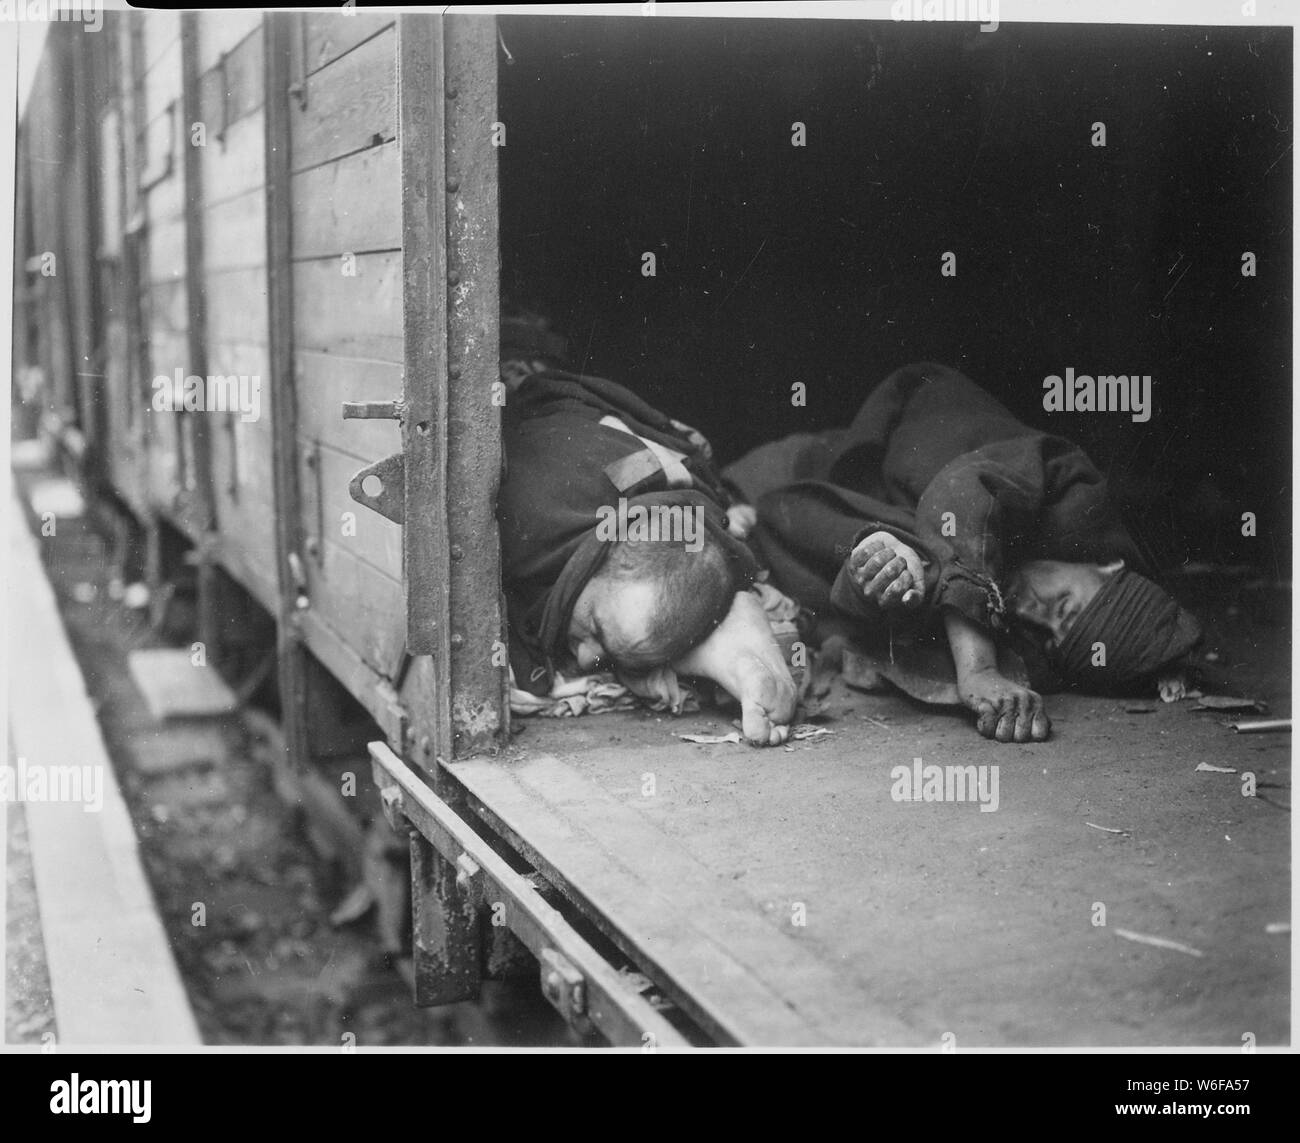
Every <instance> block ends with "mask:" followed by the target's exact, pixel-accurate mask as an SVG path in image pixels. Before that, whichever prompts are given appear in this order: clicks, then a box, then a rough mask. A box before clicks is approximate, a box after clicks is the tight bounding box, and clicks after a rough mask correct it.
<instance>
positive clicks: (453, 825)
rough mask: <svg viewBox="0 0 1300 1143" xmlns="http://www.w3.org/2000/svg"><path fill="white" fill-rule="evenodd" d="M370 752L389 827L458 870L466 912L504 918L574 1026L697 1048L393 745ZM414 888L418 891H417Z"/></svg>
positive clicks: (617, 1038) (641, 1043) (645, 1043)
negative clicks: (404, 830)
mask: <svg viewBox="0 0 1300 1143" xmlns="http://www.w3.org/2000/svg"><path fill="white" fill-rule="evenodd" d="M369 749H370V758H371V762H372V768H373V771H374V778H375V784H376V785H377V786H378V787H379V790H380V795H381V798H382V800H383V806H384V813H385V815H386V816H387V817H388V820H389V823H390V824H391V825H393V826H394V827H395V828H398V827H401V826H402V825H403V823H404V822H405V824H407V825H409V827H410V828H412V829H414V830H416V831H417V832H418V833H419V834H420V835H421V836H422V837H424V838H425V839H426V840H427V841H428V842H429V844H430V845H431V846H432V847H433V848H434V849H435V850H436V851H437V852H438V853H439V854H441V855H442V857H443V858H444V859H445V860H447V861H449V862H451V863H453V864H454V865H455V867H456V879H455V883H456V891H457V892H459V893H460V894H461V898H462V902H461V903H462V906H463V907H464V908H465V909H466V910H467V911H469V910H472V911H474V912H478V911H479V910H481V909H483V908H488V909H491V910H492V911H493V913H494V914H495V915H496V916H502V913H503V914H504V916H503V919H504V923H505V924H506V925H507V926H508V927H509V928H510V930H511V931H512V932H513V933H514V934H515V936H516V937H518V938H519V940H520V941H521V942H522V943H523V944H524V945H526V946H527V947H528V949H529V951H531V952H532V953H533V955H534V956H536V957H537V960H538V962H539V963H540V965H541V983H542V992H543V994H544V995H545V996H546V998H547V999H548V1000H549V1001H550V1002H551V1004H553V1005H554V1006H555V1007H556V1008H557V1009H558V1010H559V1012H560V1014H561V1015H562V1016H564V1018H565V1019H566V1020H567V1021H569V1023H570V1024H571V1025H573V1026H574V1027H576V1028H578V1029H580V1030H584V1029H588V1028H589V1027H590V1026H593V1025H594V1026H595V1027H596V1028H597V1029H598V1030H599V1031H600V1032H601V1033H602V1034H603V1035H604V1036H605V1037H606V1038H607V1039H608V1040H609V1041H610V1042H611V1043H612V1044H615V1045H621V1046H635V1047H642V1048H662V1047H688V1046H690V1045H689V1041H688V1040H687V1039H686V1038H685V1037H684V1036H683V1035H682V1034H681V1033H680V1032H678V1031H677V1029H676V1028H674V1027H673V1026H672V1025H671V1024H670V1023H669V1022H668V1021H667V1020H665V1019H664V1017H663V1016H661V1015H660V1014H659V1013H658V1012H657V1011H656V1010H655V1009H654V1008H653V1007H652V1006H651V1005H650V1004H649V1003H648V1002H647V1001H646V1000H645V999H644V998H643V997H642V996H640V995H639V994H638V993H637V992H636V991H635V989H634V988H633V986H632V985H631V984H630V983H629V982H628V981H627V980H626V979H625V978H624V977H623V976H621V975H620V974H619V972H618V971H617V970H616V969H615V968H614V967H613V966H612V965H611V964H610V963H609V962H608V961H607V960H606V959H605V958H604V957H603V956H601V955H600V953H598V952H597V951H596V950H595V949H594V948H592V946H591V945H590V944H588V943H587V941H586V940H584V939H583V938H582V937H581V936H580V935H579V934H578V932H577V931H576V930H575V929H574V928H573V927H572V926H571V925H570V924H569V922H568V921H566V920H565V919H564V917H563V916H562V915H561V914H560V912H559V910H557V909H556V908H554V906H552V905H549V904H547V903H546V902H545V901H544V900H543V899H542V897H541V894H539V893H538V891H537V889H536V888H535V887H534V886H533V885H532V883H531V882H529V880H528V879H527V878H526V877H525V876H524V875H523V874H521V873H516V872H515V871H514V870H513V869H511V868H510V866H509V865H508V864H507V863H506V861H505V860H504V859H503V858H502V857H501V856H500V855H499V854H498V853H496V851H495V850H493V849H492V848H491V847H490V846H489V845H488V844H487V842H486V841H485V840H484V839H483V838H482V837H480V836H479V834H478V833H476V832H475V830H474V829H473V827H471V826H470V825H469V824H468V823H467V822H466V821H465V820H464V818H462V817H461V816H460V815H459V814H457V813H456V812H455V811H454V810H453V809H452V808H451V807H450V806H449V805H447V803H446V802H444V801H443V800H442V799H441V798H439V797H438V796H437V795H436V794H435V793H434V792H433V791H432V790H431V789H430V788H429V787H428V786H426V785H425V784H424V781H423V780H422V779H421V777H420V775H419V774H417V773H416V771H415V770H413V769H412V768H411V767H409V766H408V765H407V764H406V763H405V762H403V761H402V759H401V758H399V757H398V756H397V755H396V754H395V753H393V751H392V750H391V749H390V748H389V746H388V744H387V743H384V742H371V743H370V744H369ZM412 888H413V891H416V892H418V889H419V887H418V886H415V885H413V886H412ZM416 907H418V905H416Z"/></svg>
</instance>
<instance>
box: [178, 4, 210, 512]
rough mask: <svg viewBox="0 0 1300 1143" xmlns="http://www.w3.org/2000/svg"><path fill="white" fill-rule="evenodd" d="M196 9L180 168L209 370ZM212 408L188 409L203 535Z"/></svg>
mask: <svg viewBox="0 0 1300 1143" xmlns="http://www.w3.org/2000/svg"><path fill="white" fill-rule="evenodd" d="M198 33H199V26H198V13H196V12H182V13H181V129H180V132H179V136H180V138H179V143H178V145H179V146H180V148H181V174H182V177H183V178H184V180H185V302H186V307H187V310H188V312H187V315H186V317H187V322H186V326H187V330H186V355H187V356H188V358H189V366H190V371H191V372H192V373H194V374H196V375H198V376H200V377H206V376H207V373H208V309H207V289H206V283H205V281H204V276H203V229H204V217H203V186H202V179H203V174H202V163H201V162H200V158H199V150H198V148H197V147H195V146H193V145H192V144H191V142H190V127H191V124H194V123H197V122H198V121H199V120H200V119H201V118H202V112H201V110H200V107H199V37H198ZM209 417H210V414H207V413H197V414H187V418H188V424H189V426H190V430H191V431H190V443H191V444H192V445H193V453H194V497H193V501H192V503H191V504H187V505H186V509H187V512H186V515H187V518H188V519H189V521H190V523H191V525H192V526H193V527H194V528H195V529H196V532H197V533H198V534H199V535H200V536H201V535H202V533H203V532H206V531H207V530H208V529H210V528H211V527H212V526H213V522H214V512H213V491H212V445H211V434H210V432H209V429H208V423H209Z"/></svg>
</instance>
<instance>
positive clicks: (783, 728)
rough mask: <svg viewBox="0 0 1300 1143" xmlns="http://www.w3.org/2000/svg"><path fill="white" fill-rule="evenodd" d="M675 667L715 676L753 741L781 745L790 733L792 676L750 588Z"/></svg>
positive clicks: (739, 594)
mask: <svg viewBox="0 0 1300 1143" xmlns="http://www.w3.org/2000/svg"><path fill="white" fill-rule="evenodd" d="M672 667H673V670H675V671H676V672H677V673H678V674H682V675H699V676H702V677H704V678H708V679H712V680H713V681H714V682H716V683H719V684H721V685H722V687H723V688H724V689H725V690H726V691H727V693H728V694H730V695H731V696H732V697H733V698H735V699H737V700H738V701H739V702H740V719H741V729H742V732H743V734H744V736H745V738H746V740H748V741H749V742H750V743H751V744H752V745H754V746H779V745H780V744H781V743H783V742H785V741H786V739H787V738H789V736H790V723H791V722H792V721H793V719H794V712H795V703H796V694H795V685H794V679H793V678H791V676H790V670H789V668H788V667H787V666H786V665H785V659H784V658H783V657H782V655H781V649H780V647H778V646H777V643H776V640H775V639H774V638H773V637H772V629H771V627H770V626H769V625H768V622H767V614H766V613H765V612H764V611H763V605H762V604H761V603H759V602H758V599H757V597H756V596H755V595H754V594H753V593H752V592H748V591H741V592H737V593H736V598H735V599H734V600H733V601H732V605H731V610H730V611H728V612H727V617H726V618H725V619H724V620H723V621H722V622H721V623H720V624H718V626H717V627H716V628H715V629H714V631H713V633H712V634H711V635H710V636H709V637H708V638H707V639H705V640H704V642H703V643H701V644H700V645H699V646H697V647H695V648H693V649H692V650H690V651H688V652H687V653H686V654H685V655H683V656H682V657H681V658H679V659H678V660H676V661H675V662H674V663H673V664H672Z"/></svg>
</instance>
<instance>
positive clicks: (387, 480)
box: [343, 401, 406, 524]
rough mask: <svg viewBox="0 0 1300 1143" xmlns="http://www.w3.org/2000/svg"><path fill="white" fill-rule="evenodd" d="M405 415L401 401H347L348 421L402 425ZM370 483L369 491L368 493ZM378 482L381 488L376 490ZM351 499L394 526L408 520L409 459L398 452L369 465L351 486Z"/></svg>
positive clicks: (349, 485)
mask: <svg viewBox="0 0 1300 1143" xmlns="http://www.w3.org/2000/svg"><path fill="white" fill-rule="evenodd" d="M405 415H406V406H405V404H403V402H401V401H344V402H343V419H344V420H345V421H376V420H388V421H400V420H401V419H402V418H403V417H404V416H405ZM372 478H373V479H372ZM367 481H369V482H370V488H369V489H367V487H366V484H367ZM375 481H378V483H379V487H378V488H375V487H374V482H375ZM348 495H349V496H351V497H352V499H353V500H355V501H356V502H357V503H358V504H361V505H364V506H365V507H366V508H369V509H370V510H371V511H372V512H378V513H379V515H381V516H383V517H384V519H386V520H391V521H392V522H393V523H394V524H402V523H404V522H405V520H406V456H405V454H404V453H400V452H396V453H394V454H393V455H392V456H387V457H385V458H384V459H383V460H380V461H376V462H375V463H374V464H370V465H367V466H366V467H365V468H363V469H362V470H361V471H360V472H358V473H357V474H356V475H355V476H353V477H352V479H351V480H350V481H349V482H348Z"/></svg>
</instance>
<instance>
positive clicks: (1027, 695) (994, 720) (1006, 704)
mask: <svg viewBox="0 0 1300 1143" xmlns="http://www.w3.org/2000/svg"><path fill="white" fill-rule="evenodd" d="M957 691H958V693H959V694H960V695H961V700H962V702H963V703H965V704H966V706H968V707H969V708H970V709H971V710H973V711H974V712H975V714H976V720H975V729H976V730H978V731H979V732H980V734H982V735H983V736H984V737H985V738H995V739H997V741H999V742H1042V741H1044V740H1045V739H1046V738H1047V736H1048V735H1049V734H1051V732H1052V723H1051V721H1050V720H1049V719H1048V717H1047V711H1046V710H1045V709H1044V707H1043V700H1042V697H1041V696H1040V695H1038V694H1037V693H1035V692H1034V691H1031V690H1030V689H1029V688H1028V687H1022V686H1021V685H1020V684H1019V683H1013V682H1012V681H1011V680H1010V679H1008V678H1005V677H1004V676H1002V675H1000V674H999V673H998V672H997V671H995V670H991V669H985V670H980V671H973V672H970V673H968V674H967V675H965V676H964V677H960V678H958V680H957Z"/></svg>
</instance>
